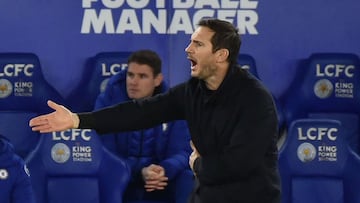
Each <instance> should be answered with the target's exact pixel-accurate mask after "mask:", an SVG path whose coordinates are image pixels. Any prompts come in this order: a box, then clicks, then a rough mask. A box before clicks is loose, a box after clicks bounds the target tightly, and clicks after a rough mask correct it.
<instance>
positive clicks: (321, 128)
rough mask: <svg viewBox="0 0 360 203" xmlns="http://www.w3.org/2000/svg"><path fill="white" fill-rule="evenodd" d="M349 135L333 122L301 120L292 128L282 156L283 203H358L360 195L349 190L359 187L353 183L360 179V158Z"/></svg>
mask: <svg viewBox="0 0 360 203" xmlns="http://www.w3.org/2000/svg"><path fill="white" fill-rule="evenodd" d="M346 133H349V132H348V131H347V129H346V128H344V127H343V126H342V125H341V123H340V122H339V121H336V120H331V119H299V120H296V121H294V122H293V123H292V124H291V125H290V127H289V131H288V138H287V139H286V141H285V143H284V145H283V146H282V148H281V149H280V153H279V169H280V174H281V181H282V195H283V197H282V202H283V203H304V202H306V203H319V202H327V203H347V202H359V197H356V196H359V195H357V194H354V193H353V192H349V191H348V190H347V189H346V188H348V187H352V186H351V185H353V186H354V187H355V186H356V185H359V184H360V182H359V183H354V180H359V177H360V176H359V173H358V170H360V159H359V157H357V155H356V154H355V153H354V152H353V151H352V150H351V148H350V147H349V145H348V142H347V141H346V139H345V137H346V136H345V134H346ZM349 157H350V158H349ZM350 160H351V161H350ZM345 171H348V172H347V174H346V173H344V172H345ZM350 177H354V179H351V178H350ZM353 190H354V189H353ZM355 199H356V201H355ZM348 200H354V201H348Z"/></svg>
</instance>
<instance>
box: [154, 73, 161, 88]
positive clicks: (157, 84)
mask: <svg viewBox="0 0 360 203" xmlns="http://www.w3.org/2000/svg"><path fill="white" fill-rule="evenodd" d="M162 80H163V74H162V73H159V74H157V76H155V86H156V87H158V86H159V85H160V84H161V82H162Z"/></svg>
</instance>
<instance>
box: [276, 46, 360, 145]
mask: <svg viewBox="0 0 360 203" xmlns="http://www.w3.org/2000/svg"><path fill="white" fill-rule="evenodd" d="M359 64H360V63H359V58H358V56H356V55H354V54H349V53H314V54H312V55H311V56H310V57H309V58H308V59H305V60H302V61H301V62H299V67H298V71H297V73H296V74H295V79H294V80H293V82H292V84H291V85H290V87H289V88H288V91H287V92H286V93H285V94H284V95H283V97H282V99H281V100H282V101H283V103H284V115H285V121H286V122H285V123H286V126H289V125H290V124H291V122H293V121H294V120H296V119H301V118H331V119H334V120H339V121H341V123H342V125H343V126H344V127H345V128H346V129H348V130H349V133H347V134H346V136H348V137H347V138H346V140H348V142H349V143H350V145H351V147H352V148H353V149H354V151H356V152H358V151H359V114H360V105H359V104H360V67H359Z"/></svg>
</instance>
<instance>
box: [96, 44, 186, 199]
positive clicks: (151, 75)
mask: <svg viewBox="0 0 360 203" xmlns="http://www.w3.org/2000/svg"><path fill="white" fill-rule="evenodd" d="M165 90H167V86H166V84H165V82H164V81H163V76H162V73H161V59H160V58H159V56H158V55H157V54H156V53H155V52H153V51H150V50H140V51H136V52H134V53H133V54H132V55H131V56H130V57H129V58H128V68H127V70H124V71H122V72H120V73H118V74H117V75H115V76H113V77H112V78H110V80H109V82H108V84H107V87H106V90H105V91H104V92H103V93H101V94H100V95H99V96H98V98H97V100H96V104H95V109H99V108H103V107H106V106H110V105H113V104H116V103H119V102H124V101H128V100H135V99H143V98H147V97H151V96H154V95H156V94H159V93H162V92H164V91H165ZM149 119H151V118H149ZM101 138H102V139H103V142H104V145H105V146H106V147H107V148H108V149H109V150H110V151H112V152H114V153H115V154H117V155H119V156H120V157H122V158H125V159H126V160H127V163H128V164H129V165H130V167H131V170H132V179H131V180H130V183H129V186H128V188H127V191H126V192H125V197H124V202H131V201H139V200H141V201H147V200H150V201H163V202H169V203H170V202H177V203H185V202H186V201H187V197H188V196H189V194H190V192H191V190H192V173H191V170H190V167H189V165H188V160H189V156H190V153H191V148H190V144H189V142H190V134H189V131H188V128H187V125H186V123H185V121H174V122H171V123H163V124H162V125H159V126H155V127H153V128H149V129H143V130H140V131H133V132H126V133H117V134H111V135H110V134H107V135H105V136H101ZM180 182H181V183H180ZM179 187H182V188H179Z"/></svg>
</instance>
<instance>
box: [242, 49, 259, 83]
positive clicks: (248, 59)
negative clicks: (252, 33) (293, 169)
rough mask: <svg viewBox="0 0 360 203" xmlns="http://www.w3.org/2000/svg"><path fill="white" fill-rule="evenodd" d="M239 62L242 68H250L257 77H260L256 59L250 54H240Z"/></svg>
mask: <svg viewBox="0 0 360 203" xmlns="http://www.w3.org/2000/svg"><path fill="white" fill-rule="evenodd" d="M238 63H239V65H240V66H241V68H243V69H246V70H248V71H249V72H250V73H251V74H253V75H254V76H255V77H257V78H258V77H259V76H258V73H257V70H256V63H255V59H254V58H253V57H252V56H251V55H249V54H240V55H239V57H238Z"/></svg>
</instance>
